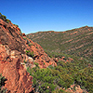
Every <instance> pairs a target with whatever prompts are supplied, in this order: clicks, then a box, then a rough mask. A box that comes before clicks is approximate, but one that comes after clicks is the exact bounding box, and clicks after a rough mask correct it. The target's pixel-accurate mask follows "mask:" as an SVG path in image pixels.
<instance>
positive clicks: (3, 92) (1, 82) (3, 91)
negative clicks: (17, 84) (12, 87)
mask: <svg viewBox="0 0 93 93" xmlns="http://www.w3.org/2000/svg"><path fill="white" fill-rule="evenodd" d="M5 80H6V79H5V78H4V77H3V76H2V75H1V74H0V93H6V89H1V87H2V86H4V84H5Z"/></svg>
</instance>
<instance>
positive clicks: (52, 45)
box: [27, 26, 93, 61]
mask: <svg viewBox="0 0 93 93" xmlns="http://www.w3.org/2000/svg"><path fill="white" fill-rule="evenodd" d="M92 36H93V27H88V26H84V27H80V28H76V29H72V30H67V31H65V32H55V31H49V32H48V31H47V32H37V33H31V34H28V35H27V37H28V38H30V39H32V40H33V41H34V42H37V43H38V44H40V45H41V46H42V47H43V48H44V50H46V51H50V52H56V51H57V52H60V53H61V52H62V53H66V54H71V55H72V54H73V53H74V54H75V52H76V53H78V54H75V55H76V56H77V55H78V56H83V57H86V58H88V57H92V55H90V54H89V53H90V52H91V51H92V54H93V48H92V45H93V37H92ZM91 44H92V45H91ZM86 46H88V47H87V48H86ZM47 47H48V48H47ZM84 48H85V49H84ZM89 49H90V50H91V51H90V52H88V53H87V54H86V53H85V52H86V51H89ZM80 51H81V52H82V53H80V54H79V52H80ZM85 54H86V55H85ZM87 55H88V57H87ZM90 59H91V61H93V60H92V58H90Z"/></svg>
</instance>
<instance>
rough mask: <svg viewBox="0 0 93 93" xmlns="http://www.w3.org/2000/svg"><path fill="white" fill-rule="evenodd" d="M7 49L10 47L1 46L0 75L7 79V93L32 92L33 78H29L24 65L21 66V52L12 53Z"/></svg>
mask: <svg viewBox="0 0 93 93" xmlns="http://www.w3.org/2000/svg"><path fill="white" fill-rule="evenodd" d="M6 47H8V46H4V45H2V44H0V73H2V75H3V76H4V77H5V78H6V82H5V88H7V93H29V92H31V91H32V90H33V88H32V76H29V74H28V73H27V71H26V69H25V68H24V65H22V64H21V62H22V57H21V54H20V52H18V51H10V50H8V49H6ZM15 54H16V56H15Z"/></svg>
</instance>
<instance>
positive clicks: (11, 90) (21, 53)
mask: <svg viewBox="0 0 93 93" xmlns="http://www.w3.org/2000/svg"><path fill="white" fill-rule="evenodd" d="M51 33H54V32H50V34H51ZM47 49H48V48H47ZM50 49H51V48H50ZM47 53H48V54H49V56H50V57H49V56H48V55H47V54H46V53H45V51H44V49H43V48H42V47H41V46H40V45H39V44H37V43H35V42H33V41H32V40H30V39H29V38H27V37H26V35H25V33H22V32H21V30H20V28H19V27H18V25H15V24H13V23H12V22H11V21H10V20H9V19H7V18H6V16H4V15H2V14H1V13H0V93H93V64H92V63H91V62H90V61H89V60H87V59H86V58H83V57H78V56H75V55H68V54H64V53H61V52H60V53H59V52H57V51H55V52H54V51H53V52H49V50H47Z"/></svg>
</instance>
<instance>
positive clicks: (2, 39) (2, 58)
mask: <svg viewBox="0 0 93 93" xmlns="http://www.w3.org/2000/svg"><path fill="white" fill-rule="evenodd" d="M23 36H25V34H24V33H23ZM25 37H26V36H25ZM27 40H28V41H29V43H30V44H31V46H29V45H28V44H27ZM27 50H29V51H30V52H32V51H33V53H34V57H33V58H32V57H31V56H30V57H29V56H27V55H26V51H27ZM22 55H26V56H25V57H26V58H24V57H22ZM24 60H26V61H27V64H28V65H27V64H26V63H24ZM34 62H37V63H38V64H39V66H40V68H45V67H48V66H49V65H52V66H56V65H57V64H56V63H55V61H54V60H53V59H51V58H50V57H49V56H48V55H47V54H46V53H45V52H44V50H43V48H42V47H41V46H40V45H38V44H37V43H34V42H33V41H32V40H30V39H28V38H27V39H26V40H24V39H23V37H22V36H21V31H20V29H19V28H18V27H17V26H15V25H14V24H12V23H11V22H9V23H6V22H4V21H3V20H2V19H0V73H1V74H2V75H3V76H4V77H5V78H6V79H7V81H6V84H5V87H6V88H7V90H8V91H10V93H15V92H16V93H29V92H31V91H32V90H33V88H32V76H29V74H28V73H27V71H26V68H27V67H28V66H30V67H35V65H34Z"/></svg>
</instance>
